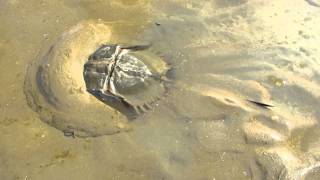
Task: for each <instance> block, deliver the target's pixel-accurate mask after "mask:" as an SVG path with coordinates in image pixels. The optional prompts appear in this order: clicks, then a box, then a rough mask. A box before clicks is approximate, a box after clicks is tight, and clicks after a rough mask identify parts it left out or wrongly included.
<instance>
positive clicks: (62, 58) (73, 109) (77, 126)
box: [24, 21, 131, 137]
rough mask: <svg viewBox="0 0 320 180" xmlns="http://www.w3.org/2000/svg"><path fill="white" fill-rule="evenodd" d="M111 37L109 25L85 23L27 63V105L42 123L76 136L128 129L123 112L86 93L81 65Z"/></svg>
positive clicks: (126, 119) (75, 27)
mask: <svg viewBox="0 0 320 180" xmlns="http://www.w3.org/2000/svg"><path fill="white" fill-rule="evenodd" d="M112 37H113V34H112V31H111V27H110V26H108V25H106V24H104V23H102V22H100V21H99V22H95V21H85V22H82V23H79V24H78V25H76V26H74V27H72V28H71V29H70V30H69V31H67V32H65V33H64V34H63V35H62V36H61V37H60V38H59V39H58V40H57V42H56V43H54V45H53V46H52V47H51V48H50V49H49V50H48V51H47V52H46V53H44V54H40V55H39V57H38V58H37V59H36V61H35V62H34V63H32V64H30V66H29V67H28V69H27V74H26V78H25V86H24V92H25V95H26V99H27V102H28V104H29V105H30V106H31V107H32V109H33V110H34V111H36V112H37V113H38V114H39V116H40V119H41V120H42V121H44V122H46V123H48V124H49V125H51V126H53V127H55V128H57V129H59V130H61V131H63V132H65V134H72V135H75V136H78V137H86V136H100V135H110V134H115V133H119V132H122V131H128V130H130V129H131V127H130V124H129V121H128V118H127V117H126V116H125V115H124V114H123V113H121V112H120V111H119V110H117V109H116V108H114V107H112V106H107V105H106V104H105V103H103V102H102V101H100V100H98V99H97V98H96V97H94V96H93V95H92V94H91V93H89V92H87V91H86V89H87V87H86V83H85V80H84V76H83V72H84V65H85V64H86V62H87V61H88V57H89V56H90V55H92V53H93V52H95V51H96V50H97V49H98V48H99V47H100V46H101V45H102V44H104V43H106V42H109V41H111V38H112ZM115 77H116V76H114V78H115ZM87 85H88V84H87ZM119 92H121V91H120V90H119ZM128 97H129V96H128ZM130 102H131V101H130Z"/></svg>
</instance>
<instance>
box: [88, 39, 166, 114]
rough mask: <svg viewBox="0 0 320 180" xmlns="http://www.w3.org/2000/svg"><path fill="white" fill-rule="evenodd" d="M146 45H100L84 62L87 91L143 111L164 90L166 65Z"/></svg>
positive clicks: (99, 97) (136, 110)
mask: <svg viewBox="0 0 320 180" xmlns="http://www.w3.org/2000/svg"><path fill="white" fill-rule="evenodd" d="M147 48H148V46H144V45H142V46H140V45H138V46H121V45H116V44H114V45H109V44H106V45H102V46H101V47H100V48H98V49H97V50H96V51H95V52H94V53H93V54H92V55H91V56H90V57H89V59H88V61H87V62H86V63H85V65H84V73H83V74H84V79H85V82H86V87H87V91H88V92H90V93H92V94H93V95H95V96H96V97H97V98H98V99H100V100H102V101H104V102H106V103H108V99H110V98H113V99H117V100H119V101H121V102H123V103H126V104H127V105H129V106H131V107H133V108H134V110H135V112H137V113H143V112H146V111H147V109H150V108H151V104H152V102H154V101H156V99H158V98H159V97H160V96H161V95H163V94H164V93H165V91H166V90H165V85H164V83H163V82H164V80H165V79H166V78H165V75H166V73H167V71H168V69H169V68H168V66H167V64H166V63H165V62H164V61H163V60H162V59H160V58H159V57H157V56H155V55H154V54H152V53H149V52H147V51H145V50H146V49H147Z"/></svg>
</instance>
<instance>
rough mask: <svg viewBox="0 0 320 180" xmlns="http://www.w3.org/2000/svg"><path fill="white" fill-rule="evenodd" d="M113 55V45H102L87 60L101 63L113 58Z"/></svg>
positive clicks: (114, 51)
mask: <svg viewBox="0 0 320 180" xmlns="http://www.w3.org/2000/svg"><path fill="white" fill-rule="evenodd" d="M115 53H116V46H115V45H103V46H102V47H100V48H99V49H98V50H96V51H95V52H94V53H93V54H92V55H91V56H90V57H89V60H98V61H100V60H101V61H102V60H104V59H110V58H112V57H114V55H115Z"/></svg>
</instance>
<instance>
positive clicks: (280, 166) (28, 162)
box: [0, 0, 320, 180]
mask: <svg viewBox="0 0 320 180" xmlns="http://www.w3.org/2000/svg"><path fill="white" fill-rule="evenodd" d="M310 2H311V0H310V1H303V0H294V1H290V2H288V1H285V0H274V1H268V2H266V1H262V0H252V1H245V0H232V1H223V0H214V1H195V0H188V1H181V0H164V1H156V0H155V1H144V0H134V1H129V0H121V1H108V2H105V1H98V0H97V1H94V0H93V1H85V0H81V1H75V0H68V1H60V0H52V1H35V0H31V1H28V3H26V2H24V1H19V0H3V1H0V25H1V26H0V87H1V90H0V161H1V164H0V179H4V180H20V179H22V180H38V179H39V180H40V179H66V178H67V179H79V180H81V179H94V180H100V179H101V180H103V179H199V180H200V179H201V180H202V179H210V180H212V179H216V180H218V179H319V177H320V173H319V170H320V167H319V166H320V153H319V152H320V139H319V134H320V127H319V118H320V111H319V110H318V108H317V107H318V106H319V105H320V99H319V96H320V86H319V83H320V79H319V77H320V76H319V58H318V57H319V56H320V49H319V48H318V42H320V37H319V32H320V26H319V18H320V11H319V10H320V9H319V7H317V6H315V5H313V4H317V3H318V4H319V2H318V1H317V0H312V2H314V3H313V4H312V3H310ZM84 20H97V21H99V20H101V21H103V22H105V23H107V24H108V25H111V26H113V27H114V28H115V29H116V31H115V32H117V34H115V35H114V36H113V39H114V40H115V39H116V40H117V41H119V43H123V42H138V43H140V42H148V43H152V48H151V51H152V52H153V53H155V54H157V55H159V56H161V57H163V58H164V59H165V60H166V61H168V62H169V63H170V64H172V66H173V67H174V71H173V74H172V77H173V78H174V82H175V83H174V85H173V86H172V88H171V89H170V93H169V94H168V95H167V96H166V97H163V98H162V99H161V100H159V101H158V102H157V104H156V106H155V107H154V108H153V109H152V111H149V112H148V113H146V114H144V115H142V116H140V117H139V118H137V119H135V120H134V121H130V126H131V127H132V130H131V131H126V132H121V133H117V134H114V135H103V136H99V137H87V138H72V137H66V136H64V134H63V133H62V132H61V131H60V130H59V129H56V128H55V127H53V126H51V125H50V124H48V123H46V122H44V121H43V120H42V119H41V118H40V116H39V114H38V113H36V112H34V111H33V110H32V108H31V107H29V106H28V103H27V100H26V96H25V94H24V90H23V89H24V81H25V76H26V71H27V67H28V65H29V64H31V63H34V62H36V61H38V60H39V54H43V53H45V52H47V51H48V49H49V47H50V46H51V45H53V44H54V43H56V42H57V40H58V38H59V37H60V36H61V34H62V33H63V32H66V31H68V30H69V29H70V28H71V27H73V26H74V25H76V24H78V23H79V22H81V21H84ZM247 99H249V100H255V101H260V102H264V103H267V104H271V105H273V106H274V107H272V108H270V109H264V108H260V107H259V106H256V105H254V104H252V103H250V102H248V101H247ZM108 120H109V119H107V118H106V123H108Z"/></svg>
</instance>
